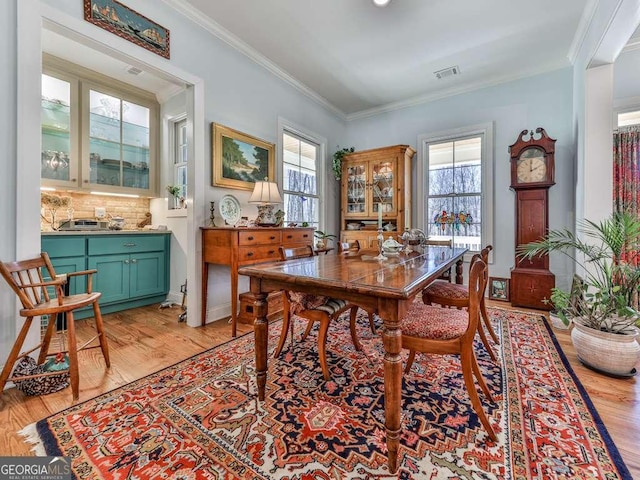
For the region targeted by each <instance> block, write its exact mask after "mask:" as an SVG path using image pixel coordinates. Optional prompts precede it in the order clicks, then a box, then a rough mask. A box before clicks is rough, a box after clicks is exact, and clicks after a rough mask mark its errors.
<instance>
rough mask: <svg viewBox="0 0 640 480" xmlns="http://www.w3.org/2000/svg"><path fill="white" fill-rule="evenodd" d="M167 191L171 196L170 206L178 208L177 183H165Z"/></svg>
mask: <svg viewBox="0 0 640 480" xmlns="http://www.w3.org/2000/svg"><path fill="white" fill-rule="evenodd" d="M167 192H169V195H171V197H172V198H173V205H172V206H171V207H170V208H172V209H176V208H180V187H179V186H178V185H167Z"/></svg>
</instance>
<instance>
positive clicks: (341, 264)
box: [238, 246, 467, 473]
mask: <svg viewBox="0 0 640 480" xmlns="http://www.w3.org/2000/svg"><path fill="white" fill-rule="evenodd" d="M466 251H467V249H466V248H449V247H437V246H427V247H423V248H422V249H421V251H417V252H416V251H414V252H411V253H409V254H405V253H399V254H396V255H394V256H388V258H387V259H386V260H376V259H375V256H376V255H377V252H371V251H366V250H361V251H359V252H356V253H348V254H342V255H319V256H314V257H308V258H302V259H296V260H289V261H286V262H269V263H263V264H258V265H251V266H247V267H242V268H241V269H240V270H239V271H238V273H239V274H240V275H247V276H249V277H250V279H251V280H250V281H251V292H252V293H253V294H254V295H255V297H256V302H255V304H254V309H255V312H256V320H255V324H254V335H255V354H256V380H257V385H258V398H259V400H260V401H264V399H265V387H266V381H267V352H268V338H269V332H268V329H269V324H268V321H267V313H268V312H267V309H268V304H267V301H266V298H267V294H268V293H269V292H271V291H274V290H290V291H298V292H308V293H317V294H322V295H326V296H330V297H334V298H342V299H344V300H347V301H350V302H352V303H354V304H356V305H359V306H362V307H363V308H366V309H368V310H374V311H375V312H376V313H377V314H378V315H379V316H380V317H381V318H382V320H383V322H384V329H383V330H382V342H383V346H384V351H385V354H384V395H385V401H384V405H385V428H386V442H387V450H388V464H389V470H390V471H391V472H392V473H395V472H396V471H397V469H398V448H399V445H400V436H401V433H402V431H401V405H402V401H401V400H402V357H401V355H400V353H401V350H402V319H403V318H404V316H405V314H406V312H407V309H408V308H409V305H410V304H411V302H412V301H413V299H414V298H415V296H416V295H417V294H419V293H420V292H421V291H422V290H423V289H424V287H426V286H427V285H428V284H429V283H431V282H432V281H433V280H435V279H437V278H438V277H439V276H440V274H441V273H442V272H444V271H446V270H447V269H449V268H450V267H451V266H453V265H454V264H457V265H456V273H457V281H458V282H462V259H463V255H464V254H465V252H466Z"/></svg>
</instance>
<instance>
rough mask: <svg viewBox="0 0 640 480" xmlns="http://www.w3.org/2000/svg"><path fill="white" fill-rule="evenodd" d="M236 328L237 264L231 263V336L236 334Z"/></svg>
mask: <svg viewBox="0 0 640 480" xmlns="http://www.w3.org/2000/svg"><path fill="white" fill-rule="evenodd" d="M237 329H238V266H237V265H233V262H232V264H231V336H232V337H235V336H236V335H237V333H238V332H237Z"/></svg>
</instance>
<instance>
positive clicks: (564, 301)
mask: <svg viewBox="0 0 640 480" xmlns="http://www.w3.org/2000/svg"><path fill="white" fill-rule="evenodd" d="M570 299H571V296H570V295H569V293H567V292H565V291H564V290H561V289H559V288H556V287H554V288H552V289H551V296H550V298H549V299H545V300H543V303H550V304H551V305H552V306H553V309H552V310H551V311H550V312H549V320H550V321H551V325H553V326H554V327H555V328H559V329H561V330H566V329H567V328H569V325H571V318H570V317H569V315H568V314H569V312H568V309H569V302H570Z"/></svg>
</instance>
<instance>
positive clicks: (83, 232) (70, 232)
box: [40, 230, 171, 237]
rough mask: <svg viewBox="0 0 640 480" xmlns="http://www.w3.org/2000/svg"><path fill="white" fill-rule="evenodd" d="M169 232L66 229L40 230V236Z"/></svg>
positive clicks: (154, 231)
mask: <svg viewBox="0 0 640 480" xmlns="http://www.w3.org/2000/svg"><path fill="white" fill-rule="evenodd" d="M158 233H161V234H169V233H171V230H64V231H58V232H40V236H55V237H58V236H67V235H140V234H142V235H147V234H158Z"/></svg>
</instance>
